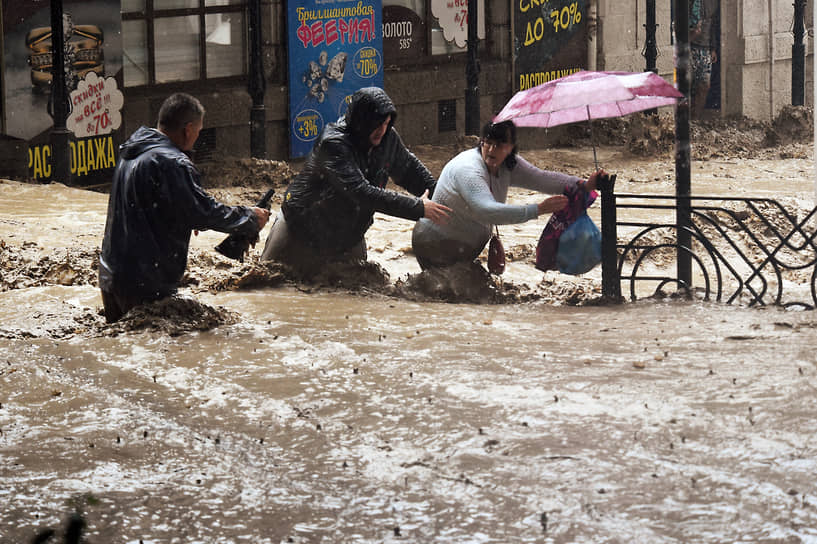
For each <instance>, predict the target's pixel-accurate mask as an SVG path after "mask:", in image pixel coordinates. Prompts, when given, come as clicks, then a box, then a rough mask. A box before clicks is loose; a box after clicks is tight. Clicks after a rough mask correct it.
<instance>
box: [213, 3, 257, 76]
mask: <svg viewBox="0 0 817 544" xmlns="http://www.w3.org/2000/svg"><path fill="white" fill-rule="evenodd" d="M204 26H205V28H206V30H207V40H206V43H207V77H228V76H240V75H241V74H243V73H244V66H246V65H247V61H246V58H245V57H246V54H245V52H246V51H247V44H246V42H245V40H244V27H245V25H244V14H243V13H240V12H237V13H229V14H226V13H214V14H212V15H205V17H204Z"/></svg>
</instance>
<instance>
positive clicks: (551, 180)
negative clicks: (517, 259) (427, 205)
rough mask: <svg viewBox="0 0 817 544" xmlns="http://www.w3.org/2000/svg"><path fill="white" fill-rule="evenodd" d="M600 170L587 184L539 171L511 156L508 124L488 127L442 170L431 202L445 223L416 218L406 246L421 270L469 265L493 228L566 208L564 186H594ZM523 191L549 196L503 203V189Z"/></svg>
mask: <svg viewBox="0 0 817 544" xmlns="http://www.w3.org/2000/svg"><path fill="white" fill-rule="evenodd" d="M603 174H604V171H603V170H599V171H598V172H595V173H593V174H592V175H591V176H590V178H589V179H588V180H587V181H584V180H582V179H581V178H577V177H574V176H569V175H567V174H561V173H559V172H550V171H547V170H541V169H539V168H537V167H535V166H533V165H532V164H530V163H529V162H527V161H526V160H525V159H523V158H522V157H520V156H518V155H517V149H516V126H515V125H514V124H513V122H512V121H503V122H501V123H488V124H487V125H485V127H483V129H482V139H481V140H480V143H479V145H478V146H477V147H475V148H473V149H469V150H467V151H463V152H462V153H460V154H459V155H457V156H456V157H454V158H453V159H451V160H450V161H449V162H448V164H446V165H445V167H444V168H443V171H442V173H441V174H440V178H439V180H438V181H437V188H436V190H435V191H434V197H433V199H432V200H433V201H434V202H437V203H440V204H443V205H445V206H448V207H449V208H451V210H452V211H451V214H450V217H449V220H448V222H447V223H446V224H443V225H439V224H435V223H432V222H431V221H429V220H427V219H420V220H419V221H418V222H417V223H416V224H415V226H414V231H413V233H412V237H411V245H412V249H413V250H414V255H415V257H416V258H417V262H418V263H419V264H420V267H421V268H423V269H426V268H430V267H443V266H450V265H453V264H456V263H459V262H471V261H473V260H474V259H476V258H477V257H478V256H479V254H480V253H481V252H482V250H483V248H484V247H485V244H487V243H488V240H489V239H490V237H491V231H492V229H493V228H494V225H506V224H511V223H524V222H525V221H530V220H531V219H536V218H537V217H539V216H540V215H542V214H546V213H552V212H555V211H559V210H561V209H562V208H564V207H565V206H566V205H567V197H566V196H565V195H564V194H562V193H563V191H564V190H565V189H566V188H573V187H576V186H578V187H581V188H583V189H584V190H586V191H591V190H594V189H595V188H596V180H597V178H598V177H599V176H600V175H603ZM510 186H514V187H523V188H526V189H532V190H534V191H539V192H542V193H548V194H551V195H555V196H551V197H548V198H546V199H545V200H543V201H542V202H539V203H538V204H537V203H532V204H506V203H505V200H506V199H507V197H508V187H510Z"/></svg>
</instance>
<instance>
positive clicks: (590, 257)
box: [556, 213, 601, 276]
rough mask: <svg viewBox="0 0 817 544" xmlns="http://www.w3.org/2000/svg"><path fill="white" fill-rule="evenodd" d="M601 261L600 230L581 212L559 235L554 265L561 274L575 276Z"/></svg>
mask: <svg viewBox="0 0 817 544" xmlns="http://www.w3.org/2000/svg"><path fill="white" fill-rule="evenodd" d="M600 262H601V231H600V230H599V228H598V227H597V226H596V224H595V223H593V220H592V219H590V217H589V216H588V215H587V213H583V214H581V215H580V216H579V218H578V219H576V221H574V222H573V223H572V224H571V225H570V226H569V227H567V229H565V231H564V232H563V233H562V235H561V236H560V237H559V249H558V251H557V252H556V266H557V267H558V269H559V272H561V273H562V274H571V275H573V276H576V275H578V274H584V273H585V272H588V271H589V270H592V269H593V267H594V266H596V265H597V264H599V263H600Z"/></svg>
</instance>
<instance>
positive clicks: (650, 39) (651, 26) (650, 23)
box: [644, 0, 658, 74]
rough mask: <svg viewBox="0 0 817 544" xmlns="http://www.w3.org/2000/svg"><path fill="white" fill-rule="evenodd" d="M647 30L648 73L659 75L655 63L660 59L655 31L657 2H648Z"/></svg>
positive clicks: (646, 53) (645, 49)
mask: <svg viewBox="0 0 817 544" xmlns="http://www.w3.org/2000/svg"><path fill="white" fill-rule="evenodd" d="M644 28H645V29H646V31H647V32H646V34H647V39H646V42H645V43H644V58H645V59H646V60H647V68H646V71H647V72H654V73H656V74H657V73H658V68H656V66H655V61H656V59H657V58H658V46H657V45H656V42H655V29H656V28H658V25H657V24H655V0H647V22H646V23H644Z"/></svg>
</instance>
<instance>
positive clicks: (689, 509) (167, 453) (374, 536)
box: [0, 147, 817, 544]
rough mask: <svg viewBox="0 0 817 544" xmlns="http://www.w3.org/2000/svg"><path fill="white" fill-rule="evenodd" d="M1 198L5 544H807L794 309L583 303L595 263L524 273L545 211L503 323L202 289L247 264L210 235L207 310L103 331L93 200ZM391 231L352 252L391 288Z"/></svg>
mask: <svg viewBox="0 0 817 544" xmlns="http://www.w3.org/2000/svg"><path fill="white" fill-rule="evenodd" d="M588 153H589V150H587V149H581V150H570V151H561V150H560V151H557V152H553V153H549V154H544V155H543V157H546V158H547V160H550V161H554V162H556V163H558V164H560V165H562V166H561V167H562V168H564V169H565V170H567V171H570V169H571V168H575V169H577V172H585V173H586V169H587V168H588V167H589V165H590V164H591V163H592V159H591V158H590V157H592V155H590V156H588ZM523 154H524V152H523ZM599 158H600V160H601V161H602V163H603V165H604V167H605V168H606V169H608V170H609V171H611V172H617V173H618V175H619V184H618V185H617V189H618V190H620V191H622V192H639V191H640V192H651V193H668V194H670V193H672V191H673V190H674V189H673V187H674V186H673V180H674V165H673V164H672V163H671V162H667V161H656V160H650V159H644V158H633V157H625V156H623V155H622V154H621V151H620V150H619V149H617V148H612V147H606V148H604V147H603V148H601V149H600V150H599ZM540 165H541V166H548V165H545V164H540ZM549 166H550V167H555V166H556V165H555V164H551V165H549ZM813 182H814V163H813V159H812V157H811V154H809V155H808V156H807V157H802V156H800V157H797V156H794V157H789V158H773V159H768V158H766V159H764V158H757V159H752V160H747V159H735V158H728V157H727V158H721V159H719V160H711V161H706V162H702V163H696V164H695V165H694V166H693V192H694V193H701V194H735V193H741V194H743V195H752V196H771V197H774V198H781V199H787V202H791V203H792V205H797V203H798V202H800V203H801V205H800V207H801V208H803V209H810V208H811V206H813V196H814V186H813ZM535 198H536V195H532V194H530V193H527V192H517V193H513V194H512V196H511V200H513V201H516V202H531V201H535ZM0 202H2V209H0V264H2V265H3V268H2V269H0V270H2V273H3V278H2V280H3V281H2V289H0V338H2V341H0V480H2V482H3V485H2V486H0V504H3V505H4V506H3V508H2V509H1V510H0V542H2V543H6V542H8V543H23V542H30V541H31V539H32V538H33V537H34V535H35V534H37V532H38V531H41V530H43V529H46V528H49V527H50V528H59V527H61V526H63V524H64V522H65V520H66V518H67V516H68V515H69V514H70V513H71V512H73V511H75V510H76V509H79V510H80V511H81V512H82V513H83V514H84V517H85V520H86V522H87V524H88V525H87V528H86V533H85V534H86V539H87V542H89V543H100V544H101V543H108V542H128V543H134V544H135V543H139V542H143V543H145V544H147V543H167V542H172V543H190V542H206V543H210V542H218V543H232V542H235V543H240V542H258V543H275V544H278V543H287V542H293V543H299V544H300V543H341V542H344V543H346V542H348V543H379V542H407V543H431V542H433V543H450V544H461V543H483V542H484V543H489V542H490V543H510V542H531V543H533V542H537V543H538V542H553V543H567V542H610V543H613V542H621V543H625V542H649V543H687V542H696V543H709V542H711V543H721V542H752V543H759V542H764V543H773V542H774V543H778V542H787V543H788V542H791V543H794V542H817V482H815V479H814V474H815V472H817V439H815V436H817V394H816V393H817V387H815V384H817V381H815V376H817V353H816V352H815V350H814V346H815V343H817V314H815V313H814V312H813V311H786V310H783V309H781V308H778V307H766V308H747V307H742V306H740V305H725V304H717V303H711V302H699V301H685V300H658V299H652V298H648V299H644V300H638V301H636V302H628V303H625V304H622V305H594V304H590V303H588V302H591V300H592V299H593V298H594V297H595V296H598V294H599V293H600V273H601V272H600V269H599V268H596V269H595V270H593V271H591V272H590V273H588V274H587V275H585V276H583V277H579V278H575V277H569V276H563V275H560V274H558V273H556V272H552V271H551V272H547V273H545V274H543V273H542V272H539V271H537V270H536V269H535V268H534V267H533V264H532V263H531V262H530V261H532V251H533V249H534V248H535V244H536V240H537V239H538V236H539V233H541V230H542V228H543V227H544V224H545V221H544V220H543V219H540V221H533V222H530V223H526V224H524V225H519V226H507V227H504V228H501V231H502V235H503V240H504V241H505V248H506V250H508V251H509V252H510V253H512V254H513V255H514V258H512V259H511V262H509V264H508V269H507V272H506V273H505V275H503V277H502V281H503V282H506V283H507V284H508V285H510V286H515V287H516V288H518V290H519V292H521V293H522V294H523V295H524V294H527V295H528V296H522V297H520V301H519V302H517V303H514V304H471V303H466V302H459V303H444V302H434V301H420V300H417V299H414V298H412V297H401V296H396V295H395V294H394V292H392V291H389V290H384V289H378V288H365V287H364V288H362V289H360V288H357V289H346V288H343V287H340V288H327V287H307V286H304V285H301V284H292V283H289V282H281V283H280V284H276V283H275V282H273V281H272V280H271V279H270V278H267V283H266V284H262V285H257V284H256V285H254V286H253V285H249V284H245V285H244V287H242V288H237V289H228V288H223V287H222V288H214V287H213V286H214V285H216V284H217V280H218V281H220V279H222V278H236V277H238V276H240V275H241V274H242V273H243V272H242V271H243V270H245V269H243V268H241V266H240V265H238V264H237V263H232V262H229V261H227V260H226V259H223V258H222V257H221V256H219V255H217V254H215V253H214V252H213V251H212V247H213V246H214V245H216V244H217V243H218V242H219V241H220V240H221V239H222V238H223V235H220V234H218V233H209V232H208V233H201V234H200V235H199V236H197V237H195V238H194V239H193V242H192V244H191V259H190V264H189V269H190V281H189V282H188V284H187V285H186V286H185V288H184V289H182V294H183V295H184V296H185V297H195V298H196V299H198V300H199V301H201V302H202V303H204V304H205V305H206V307H207V308H213V309H215V310H214V313H213V315H209V314H207V313H206V311H204V312H203V313H202V314H201V315H200V316H199V317H202V319H201V320H199V321H195V320H193V319H192V318H191V320H190V326H189V327H187V328H186V329H184V328H182V329H172V330H171V329H163V328H162V327H158V328H157V327H153V328H151V327H141V328H139V327H133V328H127V327H126V328H116V327H112V326H108V325H105V323H104V319H103V318H102V317H101V315H99V310H100V308H101V300H100V297H99V291H98V288H97V287H96V270H95V268H94V267H95V260H94V259H95V258H96V251H97V250H98V247H99V244H100V242H101V237H102V231H103V227H104V221H105V212H106V204H107V195H104V194H98V193H90V192H86V191H80V190H77V189H70V188H66V187H64V186H60V185H53V186H38V185H25V184H18V183H15V182H0ZM236 203H237V202H236ZM598 213H599V210H598V206H594V208H593V209H591V216H592V217H594V219H595V220H596V221H597V222H598V219H599V216H598ZM411 226H412V225H411V224H410V223H409V222H407V221H402V220H398V219H392V218H385V217H383V216H380V215H378V216H376V218H375V226H374V227H373V228H372V230H370V233H369V235H368V236H367V241H368V245H369V259H370V260H371V261H374V262H375V263H377V264H378V265H379V266H380V267H382V268H383V269H384V270H385V271H386V272H387V273H388V277H389V281H390V283H391V284H395V283H399V282H400V281H402V280H403V279H405V278H406V277H407V276H408V275H409V274H417V273H418V272H419V267H418V266H417V264H416V262H415V261H414V258H413V257H412V256H411V255H407V254H406V251H407V250H408V249H410V236H411ZM265 234H266V231H265V232H263V233H262V239H263V238H264V236H265ZM253 251H254V252H256V254H257V252H259V251H260V247H257V248H255V249H254V250H253ZM228 283H229V282H226V280H225V281H222V283H218V285H222V286H223V285H227V284H228ZM239 283H240V282H239ZM577 293H578V294H577ZM584 303H588V304H584ZM208 316H209V318H211V321H208V322H207V323H210V324H209V325H206V326H205V325H201V323H204V322H205V321H206V320H205V319H204V318H205V317H208ZM184 319H185V318H182V321H184ZM212 323H215V324H217V325H218V326H212ZM199 325H201V326H199Z"/></svg>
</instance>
